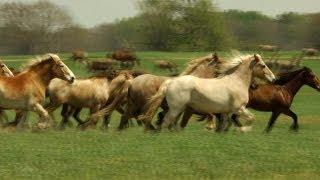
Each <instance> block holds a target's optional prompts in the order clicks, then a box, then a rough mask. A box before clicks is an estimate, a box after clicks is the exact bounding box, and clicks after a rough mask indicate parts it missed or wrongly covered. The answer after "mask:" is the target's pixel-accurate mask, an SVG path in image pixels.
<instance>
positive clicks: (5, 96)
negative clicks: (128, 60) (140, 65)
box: [0, 53, 320, 132]
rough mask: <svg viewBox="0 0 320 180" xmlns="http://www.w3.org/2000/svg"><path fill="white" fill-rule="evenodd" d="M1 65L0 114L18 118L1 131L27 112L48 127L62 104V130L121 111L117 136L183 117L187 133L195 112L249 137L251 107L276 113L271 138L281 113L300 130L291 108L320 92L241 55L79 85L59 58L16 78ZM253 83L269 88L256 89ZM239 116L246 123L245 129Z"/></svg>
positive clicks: (309, 81) (310, 76)
mask: <svg viewBox="0 0 320 180" xmlns="http://www.w3.org/2000/svg"><path fill="white" fill-rule="evenodd" d="M0 67H1V69H0V71H1V72H0V107H1V109H0V112H1V113H0V116H1V117H2V118H3V116H4V113H3V112H4V111H5V110H7V109H13V110H15V112H16V117H15V120H14V121H11V122H6V123H3V127H23V125H24V124H25V123H26V119H27V114H28V112H29V111H33V112H35V113H37V114H38V115H39V117H40V118H39V121H38V122H37V124H36V128H38V129H46V128H49V127H50V126H51V124H52V121H51V117H50V114H52V113H53V112H54V111H55V110H56V109H57V108H58V107H60V106H62V110H61V116H62V120H61V122H60V124H59V126H58V127H59V128H60V129H64V128H65V127H66V125H67V124H68V123H69V120H70V116H73V117H74V119H75V120H76V121H77V122H78V127H79V128H80V129H82V130H85V129H87V128H95V127H96V126H97V124H98V122H99V119H100V118H101V117H103V122H102V128H103V129H106V128H108V126H109V123H110V117H111V115H112V113H113V111H118V112H119V113H120V114H121V120H120V124H119V126H118V129H119V130H123V129H125V128H128V127H130V124H131V123H132V121H131V119H132V118H135V119H136V120H137V123H138V124H139V125H141V126H144V128H145V130H146V131H159V130H161V129H163V128H165V129H167V128H168V129H177V128H178V123H179V120H180V117H181V116H182V119H181V121H180V128H182V129H183V128H185V127H186V125H187V124H188V121H189V120H190V118H191V116H192V115H194V114H195V115H197V116H200V119H201V120H207V126H208V127H210V128H211V129H214V128H215V130H216V131H217V132H223V131H228V129H229V128H230V127H231V126H232V124H234V125H235V126H236V128H237V129H239V130H240V131H242V132H245V131H248V130H250V129H251V124H252V122H253V120H254V115H253V114H252V113H250V111H249V110H248V109H247V108H252V109H255V110H258V111H265V112H272V116H271V117H270V120H269V123H268V126H267V128H266V131H267V132H269V131H270V130H271V129H272V127H273V124H274V123H275V121H276V119H277V118H278V116H279V115H280V114H285V115H287V116H290V117H291V118H292V119H293V124H292V126H291V129H292V130H295V131H297V130H298V128H299V125H298V118H297V115H296V114H295V113H294V112H293V111H292V110H291V109H290V107H291V104H292V102H293V99H294V96H295V95H296V94H297V92H298V91H299V89H300V88H301V87H302V86H303V85H308V86H310V87H312V88H314V89H316V90H318V91H319V90H320V80H319V79H318V78H317V76H316V75H315V74H314V73H313V72H312V70H311V69H310V68H307V67H302V68H300V69H298V70H295V71H292V72H286V73H282V74H278V75H277V76H275V75H274V74H273V72H272V71H271V70H270V69H269V68H268V66H267V65H266V64H265V63H264V61H263V59H262V57H261V56H260V55H258V54H254V55H241V54H240V53H239V54H237V55H233V56H232V57H229V58H226V59H222V58H219V57H218V55H217V54H212V55H208V56H205V57H201V58H198V59H194V60H191V61H190V62H189V63H188V65H187V67H186V69H185V70H184V71H183V72H182V73H181V74H180V75H179V76H177V77H165V76H157V75H152V74H145V73H143V72H138V71H134V70H123V71H119V72H117V73H114V74H113V76H104V75H103V76H93V77H89V78H86V79H77V78H76V77H75V75H74V74H73V72H72V71H71V70H70V69H69V68H68V67H67V66H66V65H65V64H64V63H63V61H62V60H61V59H60V58H59V56H58V55H55V54H47V55H44V56H43V57H41V58H39V59H38V60H36V61H32V62H31V63H30V64H29V65H26V66H25V67H24V68H23V70H22V71H21V72H20V73H17V74H13V73H12V72H11V71H10V69H9V68H7V66H6V65H5V64H4V63H3V62H0ZM256 79H260V80H263V81H266V83H263V84H257V83H256ZM46 98H47V99H48V101H47V102H48V103H45V102H46V101H45V100H46ZM83 108H89V109H90V113H89V116H88V117H87V119H85V120H82V119H81V118H80V117H79V114H80V112H81V110H82V109H83ZM159 108H161V111H160V112H159ZM156 114H157V121H156V122H155V123H154V122H153V118H154V116H155V115H156ZM239 118H243V119H244V120H246V123H245V125H243V124H242V123H241V122H240V121H239ZM215 122H216V123H215ZM215 124H217V125H216V126H215Z"/></svg>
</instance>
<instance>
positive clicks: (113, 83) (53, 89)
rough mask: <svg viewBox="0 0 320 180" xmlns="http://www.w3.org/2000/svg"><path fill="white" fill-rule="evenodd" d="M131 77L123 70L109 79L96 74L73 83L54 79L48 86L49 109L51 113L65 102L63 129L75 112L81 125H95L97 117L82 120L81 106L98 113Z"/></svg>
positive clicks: (75, 116) (61, 125)
mask: <svg viewBox="0 0 320 180" xmlns="http://www.w3.org/2000/svg"><path fill="white" fill-rule="evenodd" d="M130 78H132V77H131V75H129V74H128V73H124V72H123V73H120V74H119V75H118V76H117V77H116V78H114V79H109V78H107V77H106V76H94V77H91V78H88V79H77V80H75V82H74V83H73V84H67V83H66V82H65V81H62V80H60V79H54V80H52V81H51V83H50V84H49V87H48V93H49V97H50V104H48V105H47V109H48V111H49V112H50V113H51V112H53V111H54V110H55V109H57V108H58V107H59V106H60V105H62V104H63V110H62V112H61V115H62V116H63V120H62V121H61V123H60V128H62V129H63V128H64V127H65V125H66V123H67V122H68V119H69V117H70V115H71V114H73V113H74V118H75V119H76V120H77V121H78V123H79V125H80V127H82V128H85V127H86V126H88V125H95V124H96V123H97V120H98V119H97V117H95V118H94V117H91V118H90V123H83V121H81V119H80V118H79V116H78V114H79V112H80V111H81V108H89V109H90V114H91V115H92V114H94V113H96V112H97V111H98V110H100V109H101V107H103V106H104V105H105V104H106V103H107V101H108V99H109V97H110V94H112V92H114V91H117V88H119V87H121V84H123V83H124V82H125V81H127V80H128V79H130Z"/></svg>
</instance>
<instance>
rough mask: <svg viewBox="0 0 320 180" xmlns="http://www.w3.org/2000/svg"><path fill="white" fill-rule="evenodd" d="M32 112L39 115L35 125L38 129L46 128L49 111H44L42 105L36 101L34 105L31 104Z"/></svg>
mask: <svg viewBox="0 0 320 180" xmlns="http://www.w3.org/2000/svg"><path fill="white" fill-rule="evenodd" d="M32 110H33V111H34V112H36V113H37V114H38V115H39V117H40V120H39V121H38V124H37V127H38V128H39V129H46V128H49V127H50V124H49V122H50V117H49V113H48V111H46V110H45V109H44V108H43V106H42V105H41V104H39V103H36V104H35V105H34V106H33V109H32Z"/></svg>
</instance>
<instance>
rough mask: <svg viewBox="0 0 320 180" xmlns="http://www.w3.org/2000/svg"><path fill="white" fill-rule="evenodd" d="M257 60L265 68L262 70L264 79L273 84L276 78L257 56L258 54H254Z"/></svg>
mask: <svg viewBox="0 0 320 180" xmlns="http://www.w3.org/2000/svg"><path fill="white" fill-rule="evenodd" d="M255 56H256V57H257V58H258V59H259V62H260V63H261V64H262V65H264V66H265V68H264V69H263V73H264V76H265V77H266V79H267V80H268V81H269V82H273V81H275V80H276V76H275V75H274V74H273V72H272V71H271V70H270V69H269V67H268V66H267V65H266V64H265V63H264V61H263V60H262V57H261V56H260V55H259V54H256V55H255Z"/></svg>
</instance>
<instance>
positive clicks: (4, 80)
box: [0, 54, 75, 129]
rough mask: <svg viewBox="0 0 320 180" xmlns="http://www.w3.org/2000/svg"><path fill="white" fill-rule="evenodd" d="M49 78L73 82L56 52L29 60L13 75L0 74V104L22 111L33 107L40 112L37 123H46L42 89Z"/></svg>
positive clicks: (71, 75)
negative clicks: (24, 66) (4, 75)
mask: <svg viewBox="0 0 320 180" xmlns="http://www.w3.org/2000/svg"><path fill="white" fill-rule="evenodd" d="M53 78H61V79H63V80H66V81H68V82H69V83H73V81H74V79H75V76H74V74H73V72H72V71H71V70H70V69H69V68H68V67H67V66H66V65H65V64H64V63H63V62H62V60H61V59H60V58H59V56H57V55H55V54H47V55H45V56H43V57H41V58H40V59H39V60H37V61H33V62H32V63H31V64H30V65H28V66H27V67H26V68H25V70H24V71H23V72H21V73H20V74H18V75H16V76H14V77H3V76H2V77H0V107H1V108H4V109H16V110H21V111H22V116H25V115H26V113H27V111H34V112H36V113H37V114H38V115H39V116H40V120H39V122H38V124H37V127H38V128H40V129H44V128H47V127H49V124H48V121H49V115H48V112H47V111H46V110H45V109H44V108H43V106H42V104H43V103H44V100H45V91H46V88H47V86H48V85H49V83H50V81H51V80H52V79H53Z"/></svg>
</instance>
